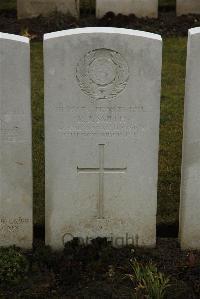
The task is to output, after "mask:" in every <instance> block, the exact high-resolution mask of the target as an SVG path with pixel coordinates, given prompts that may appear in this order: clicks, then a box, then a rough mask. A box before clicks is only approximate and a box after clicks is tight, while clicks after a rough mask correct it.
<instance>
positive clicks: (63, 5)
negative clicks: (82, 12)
mask: <svg viewBox="0 0 200 299" xmlns="http://www.w3.org/2000/svg"><path fill="white" fill-rule="evenodd" d="M17 11H18V18H19V19H24V18H33V17H37V16H39V15H42V16H48V15H49V14H51V13H53V12H54V11H58V12H62V13H64V14H66V13H70V14H71V15H72V16H74V17H79V0H67V1H66V0H17Z"/></svg>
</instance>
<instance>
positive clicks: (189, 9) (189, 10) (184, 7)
mask: <svg viewBox="0 0 200 299" xmlns="http://www.w3.org/2000/svg"><path fill="white" fill-rule="evenodd" d="M176 11H177V15H178V16H181V15H187V14H200V1H199V0H176Z"/></svg>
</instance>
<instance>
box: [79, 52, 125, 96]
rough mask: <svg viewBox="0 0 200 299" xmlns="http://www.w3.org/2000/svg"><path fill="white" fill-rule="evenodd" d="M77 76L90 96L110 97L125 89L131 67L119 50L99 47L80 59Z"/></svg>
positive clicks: (80, 84)
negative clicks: (129, 67)
mask: <svg viewBox="0 0 200 299" xmlns="http://www.w3.org/2000/svg"><path fill="white" fill-rule="evenodd" d="M76 78H77V81H78V83H79V86H80V88H81V90H82V91H83V92H84V93H85V94H87V95H88V96H89V97H90V98H92V99H96V100H100V99H110V98H114V97H116V96H117V95H118V94H119V93H120V92H122V91H123V90H124V89H125V87H126V85H127V82H128V78H129V69H128V65H127V63H126V61H125V59H124V58H123V57H122V56H121V54H119V53H118V52H116V51H113V50H109V49H97V50H93V51H90V52H88V53H87V54H86V55H85V56H84V57H83V58H82V59H81V60H80V61H79V63H78V65H77V68H76Z"/></svg>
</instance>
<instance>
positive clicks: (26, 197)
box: [0, 33, 32, 248]
mask: <svg viewBox="0 0 200 299" xmlns="http://www.w3.org/2000/svg"><path fill="white" fill-rule="evenodd" d="M0 106H1V108H0V170H1V172H0V246H9V245H16V246H20V247H24V248H31V246H32V153H31V96H30V48H29V40H28V39H27V38H25V37H20V36H15V35H11V34H4V33H0Z"/></svg>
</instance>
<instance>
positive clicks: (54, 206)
mask: <svg viewBox="0 0 200 299" xmlns="http://www.w3.org/2000/svg"><path fill="white" fill-rule="evenodd" d="M161 53H162V43H161V38H160V36H158V35H154V34H151V33H145V32H139V31H133V30H126V29H115V28H84V29H75V30H68V31H62V32H57V33H52V34H47V35H45V37H44V63H45V136H46V140H45V148H46V154H45V156H46V244H48V245H51V246H52V247H53V248H55V249H59V248H62V246H63V244H64V242H65V241H67V240H69V239H70V238H72V237H73V236H74V237H80V238H83V239H84V241H85V242H87V240H88V238H89V239H90V238H95V237H107V238H113V244H114V245H115V246H117V245H120V244H121V245H123V244H124V245H125V244H126V243H128V242H129V243H131V242H132V243H134V244H137V245H140V246H154V245H155V242H156V206H157V167H158V147H159V115H160V113H159V111H160V110H159V107H160V76H161V55H162V54H161ZM127 239H129V240H127Z"/></svg>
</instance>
